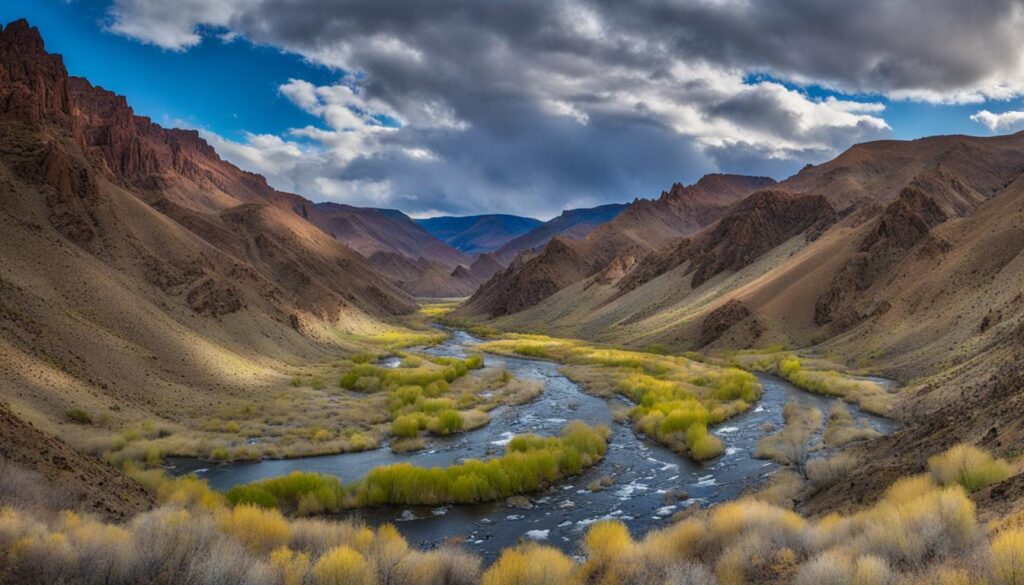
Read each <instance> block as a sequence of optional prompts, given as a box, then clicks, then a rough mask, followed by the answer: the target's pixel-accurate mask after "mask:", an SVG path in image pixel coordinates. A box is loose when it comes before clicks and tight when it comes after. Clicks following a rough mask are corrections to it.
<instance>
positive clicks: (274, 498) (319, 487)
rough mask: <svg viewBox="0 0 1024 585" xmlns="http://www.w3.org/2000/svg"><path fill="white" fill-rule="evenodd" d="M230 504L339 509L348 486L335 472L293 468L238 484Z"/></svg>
mask: <svg viewBox="0 0 1024 585" xmlns="http://www.w3.org/2000/svg"><path fill="white" fill-rule="evenodd" d="M226 497H227V500H228V503H230V504H231V505H233V506H240V505H253V506H260V507H263V508H281V509H284V510H288V511H299V510H300V508H304V510H305V511H309V512H319V511H337V510H340V509H341V508H342V506H343V505H344V503H345V487H344V485H342V483H341V480H340V479H338V478H337V477H334V476H333V475H322V474H319V473H309V472H304V471H293V472H291V473H289V474H288V475H285V476H283V477H273V478H270V479H263V480H260V481H256V482H252V483H247V484H244V485H239V486H235V487H233V488H231V489H230V490H228V493H227V495H226Z"/></svg>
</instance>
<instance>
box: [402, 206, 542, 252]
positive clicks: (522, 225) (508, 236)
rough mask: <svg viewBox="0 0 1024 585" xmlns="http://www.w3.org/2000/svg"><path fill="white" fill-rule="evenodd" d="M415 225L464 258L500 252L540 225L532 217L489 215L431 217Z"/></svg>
mask: <svg viewBox="0 0 1024 585" xmlns="http://www.w3.org/2000/svg"><path fill="white" fill-rule="evenodd" d="M416 223H418V224H420V225H421V226H423V228H424V229H425V230H427V231H428V232H430V234H431V235H432V236H434V237H435V238H437V239H439V240H441V241H442V242H444V243H446V244H448V245H449V246H452V247H453V248H455V249H456V250H459V251H460V252H462V253H464V254H483V253H487V252H493V251H495V250H497V249H498V248H501V247H502V246H504V245H505V244H507V243H508V242H510V241H511V240H514V239H515V238H517V237H519V236H522V235H523V234H526V233H527V232H529V231H531V230H533V229H534V228H536V227H538V226H540V225H541V224H542V223H543V222H541V221H540V220H537V219H533V218H532V217H519V216H517V215H501V214H492V215H470V216H464V217H453V216H440V217H431V218H427V219H419V220H416Z"/></svg>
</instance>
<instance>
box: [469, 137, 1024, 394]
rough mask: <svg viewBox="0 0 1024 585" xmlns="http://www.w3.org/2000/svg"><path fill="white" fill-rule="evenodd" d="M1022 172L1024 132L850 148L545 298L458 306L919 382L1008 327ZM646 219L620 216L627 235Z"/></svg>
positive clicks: (1022, 209) (627, 338)
mask: <svg viewBox="0 0 1024 585" xmlns="http://www.w3.org/2000/svg"><path fill="white" fill-rule="evenodd" d="M1022 176H1024V133H1018V134H1014V135H1010V136H1000V137H992V138H977V137H968V136H940V137H933V138H927V139H921V140H914V141H907V142H896V141H881V142H873V143H866V144H861V145H857V146H854V147H852V148H851V149H850V150H849V151H847V152H845V153H843V154H841V155H840V156H839V157H837V158H836V159H835V160H833V161H830V162H828V163H825V164H822V165H818V166H816V167H808V168H805V169H804V170H802V171H801V172H800V173H798V174H797V175H795V176H794V177H791V178H790V179H787V180H785V181H783V182H781V183H778V184H777V185H774V186H772V187H771V188H770V189H767V190H759V191H757V192H754V193H752V194H750V195H749V196H746V197H745V198H743V199H741V200H740V201H738V202H736V203H734V204H732V205H731V206H730V207H729V208H728V209H727V211H726V212H725V214H724V215H723V216H722V217H721V218H720V219H718V220H717V221H715V222H712V223H711V224H709V225H708V226H707V227H705V228H703V229H701V230H699V231H697V232H694V233H692V234H689V235H684V236H679V237H676V238H674V239H670V240H667V241H665V242H664V243H663V244H662V245H661V246H659V247H657V248H655V249H653V250H650V251H647V252H644V251H643V250H641V249H640V248H638V247H634V248H633V250H634V251H635V252H636V253H637V254H636V255H635V256H632V257H628V258H627V257H626V256H622V255H620V256H618V257H616V259H615V261H614V262H609V263H608V264H607V267H606V268H604V269H601V270H593V271H592V272H591V270H592V267H591V268H590V269H587V268H586V267H584V268H583V269H582V270H581V269H580V266H582V264H581V265H577V266H575V267H574V268H573V270H571V271H570V272H571V273H573V274H577V275H578V274H580V273H587V272H590V274H589V275H588V276H587V277H586V278H584V279H581V280H577V281H575V282H573V283H572V284H571V285H568V286H561V285H559V286H554V287H549V288H551V289H557V292H555V293H553V294H538V295H535V298H531V299H529V300H530V302H527V303H519V304H516V303H511V304H510V303H507V302H506V303H505V304H503V305H502V304H495V303H493V302H485V301H488V299H483V298H482V297H474V298H473V299H471V300H470V301H469V302H468V303H467V304H466V306H464V307H463V308H461V309H460V311H461V312H463V313H464V314H465V313H470V312H471V311H476V314H478V315H479V314H487V311H488V310H489V311H490V314H491V315H494V316H501V317H502V318H501V319H498V323H499V324H502V325H506V326H509V327H513V328H514V327H518V326H520V325H522V326H525V324H530V327H531V328H533V329H537V328H538V327H539V328H540V329H541V330H546V331H548V332H551V333H554V334H558V335H563V336H572V337H583V338H592V339H597V340H601V341H609V342H611V341H613V340H614V341H615V342H617V343H623V342H625V343H633V344H637V345H646V344H651V343H660V344H665V345H667V346H668V347H673V348H678V349H698V348H701V347H704V346H708V345H710V346H712V347H723V348H745V347H759V346H766V345H772V344H780V345H785V346H789V347H806V346H809V345H818V346H820V348H821V351H823V352H824V351H828V352H831V353H833V354H835V355H842V356H845V357H846V358H847V359H848V360H849V361H850V363H860V362H862V361H864V360H869V359H870V361H871V362H872V363H873V364H875V365H876V366H877V367H879V368H884V369H885V371H886V372H887V373H888V374H889V375H892V376H896V377H898V378H900V379H904V380H906V379H911V378H914V377H917V376H924V375H929V374H932V373H934V372H935V368H936V366H935V364H944V365H949V364H956V363H966V362H969V361H971V360H974V359H976V358H977V356H978V351H979V349H980V348H983V347H988V346H989V344H993V343H996V344H997V343H998V342H997V341H996V340H995V339H994V338H993V335H994V334H995V333H996V332H1001V333H1000V334H1006V332H1007V330H1012V328H1013V327H1014V326H1015V325H1014V324H1016V323H1019V318H1020V316H1021V315H1022V312H1024V302H1022V301H1020V299H1021V297H1022V295H1024V290H1022V288H1021V285H1020V283H1021V282H1024V280H1021V279H1020V276H1021V272H1020V270H1022V268H1021V262H1022V261H1024V260H1022V256H1021V252H1022V250H1024V231H1022V228H1021V227H1019V226H1021V225H1024V178H1022ZM631 215H632V214H631ZM624 216H626V214H625V213H624V214H623V215H622V216H620V217H624ZM651 217H653V216H651ZM618 221H619V220H616V221H615V222H612V223H610V224H608V226H605V227H607V228H611V227H613V226H614V224H616V223H618ZM644 221H645V220H644V219H643V218H639V217H638V218H636V219H635V221H632V222H631V223H632V224H633V226H634V232H635V233H642V232H643V231H644V230H643V228H642V226H643V224H644ZM654 221H655V225H656V226H660V225H661V223H662V220H661V219H660V218H659V219H657V220H654ZM654 229H656V228H652V230H654ZM596 235H598V230H595V232H594V233H593V234H592V235H591V236H590V237H589V238H587V240H588V241H589V240H591V239H593V238H594V237H595V236H596ZM616 249H621V246H618V247H616ZM578 252H579V250H577V254H576V255H575V257H581V258H594V255H589V256H588V255H581V254H579V253H578ZM566 257H569V256H568V255H566V254H562V255H561V258H562V260H561V262H563V263H564V262H565V258H566ZM528 264H529V263H528V262H527V263H523V265H524V266H526V265H528ZM511 270H512V268H510V269H509V271H511ZM535 270H536V269H535ZM538 273H539V274H542V273H540V272H538ZM502 277H504V275H500V276H499V277H496V279H497V278H502ZM519 278H520V279H522V277H519ZM520 281H521V280H520ZM520 281H517V282H520ZM492 282H494V281H492ZM502 286H504V287H505V288H508V287H509V286H510V285H509V282H508V281H506V282H504V283H503V285H502ZM531 287H532V289H531V290H540V289H541V288H542V287H538V286H537V284H536V283H532V284H531ZM497 288H500V287H497V286H493V285H492V283H488V284H486V285H484V286H483V287H481V289H480V290H481V292H483V291H486V290H493V289H497ZM505 298H506V299H507V298H512V295H510V294H508V293H506V294H505ZM518 298H522V297H521V295H520V297H518ZM509 309H516V310H514V311H510V310H509ZM470 314H471V313H470ZM541 324H542V325H541Z"/></svg>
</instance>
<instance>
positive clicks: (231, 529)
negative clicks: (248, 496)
mask: <svg viewBox="0 0 1024 585" xmlns="http://www.w3.org/2000/svg"><path fill="white" fill-rule="evenodd" d="M218 524H219V525H220V528H221V530H223V531H224V532H226V533H228V534H230V535H232V536H234V537H235V538H237V539H238V540H240V541H241V542H242V543H244V544H245V545H246V546H247V547H248V548H249V549H250V550H251V551H253V552H255V553H269V552H270V551H272V550H274V549H276V548H278V547H280V546H283V545H284V544H286V543H287V542H288V536H289V529H288V522H287V521H286V520H285V519H284V517H283V516H281V513H280V512H278V511H277V510H265V509H263V508H257V507H255V506H247V505H246V506H238V507H236V508H232V509H230V510H222V511H221V512H220V514H219V521H218Z"/></svg>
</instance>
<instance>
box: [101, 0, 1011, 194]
mask: <svg viewBox="0 0 1024 585" xmlns="http://www.w3.org/2000/svg"><path fill="white" fill-rule="evenodd" d="M870 1H871V2H873V1H874V0H870ZM114 2H115V4H114V6H113V8H112V9H111V11H110V14H111V18H112V23H111V29H112V30H114V31H116V32H118V33H120V34H124V35H127V36H132V37H134V38H138V39H140V40H142V41H144V42H148V43H152V44H156V45H158V46H162V47H166V48H170V49H177V50H183V49H187V48H189V47H192V46H194V45H195V44H197V43H198V42H200V41H201V36H202V34H206V32H205V31H204V29H203V27H214V30H213V31H210V34H211V35H213V34H217V35H221V36H223V35H230V36H242V37H244V38H246V39H248V40H249V41H251V42H254V43H259V44H264V45H269V46H274V47H277V48H280V49H282V50H285V51H289V52H292V53H295V54H298V55H301V56H302V57H304V58H305V59H307V60H309V61H311V62H314V63H319V64H323V65H326V66H328V67H330V68H332V69H334V70H336V71H338V74H339V77H340V79H339V80H338V81H337V82H336V83H332V84H323V85H317V84H313V83H310V82H309V81H307V80H303V79H290V80H288V81H287V82H286V83H284V84H282V85H281V86H280V88H279V90H280V93H281V95H282V96H284V97H285V98H286V99H287V100H288V101H289V102H290V103H291V104H293V105H294V106H295V107H297V108H300V109H301V110H303V111H305V112H307V113H309V114H310V115H312V116H315V117H316V118H317V122H316V123H315V124H311V125H308V126H305V127H301V128H293V129H290V130H288V131H287V132H284V133H282V134H281V135H280V136H274V137H268V136H262V135H255V134H244V135H242V136H240V137H239V138H238V139H237V140H231V139H229V138H226V137H221V136H213V137H212V138H211V142H213V143H214V145H215V147H217V148H218V151H220V152H222V154H223V155H224V156H225V158H228V159H229V160H232V161H233V162H236V163H238V164H239V165H240V166H243V167H244V168H248V169H251V170H254V171H257V172H261V173H263V174H265V175H267V177H268V180H270V181H271V183H272V184H274V185H275V186H278V187H281V188H284V189H289V190H293V191H298V192H301V193H303V194H304V195H307V196H310V197H314V198H317V197H322V198H332V199H335V200H337V199H338V198H350V199H348V200H349V201H351V202H354V203H362V204H371V203H372V204H380V202H384V204H388V205H391V206H396V207H402V208H403V209H406V210H408V211H410V212H418V211H419V212H422V211H423V210H438V209H447V210H449V211H451V212H460V211H461V212H469V211H480V210H493V211H506V212H523V211H529V212H531V213H538V214H545V213H548V214H550V213H557V212H558V211H559V210H560V209H561V208H562V207H563V206H564V205H565V204H566V202H569V201H572V202H576V203H578V204H580V205H586V204H598V203H605V202H608V201H613V200H614V201H621V200H624V199H628V198H632V197H634V196H650V195H653V194H655V193H657V192H658V191H659V190H660V189H662V188H663V187H665V186H666V185H667V184H670V183H671V182H673V181H677V180H683V181H687V180H692V179H696V176H697V175H699V174H700V173H703V172H710V171H716V170H725V171H730V172H759V173H771V174H773V175H775V176H780V175H784V174H786V173H788V172H792V171H795V170H796V169H798V168H799V167H800V166H802V165H803V164H804V163H807V162H820V161H821V160H823V159H826V158H829V157H831V156H834V155H835V154H836V153H838V152H839V151H841V150H842V149H844V148H846V147H848V146H849V145H851V144H852V143H854V142H857V141H862V140H869V139H876V138H880V137H885V136H887V135H889V133H890V128H889V125H888V124H887V123H886V121H885V119H884V117H883V116H884V110H885V107H884V104H882V103H880V101H879V100H877V99H858V100H852V99H843V98H841V97H833V96H830V97H826V98H824V99H817V98H814V97H811V96H809V95H808V94H806V93H805V92H803V91H801V90H800V89H794V86H792V85H791V84H786V85H784V84H783V83H779V82H776V81H771V79H772V78H773V77H763V78H761V79H767V80H764V81H754V82H751V81H749V79H750V75H751V73H752V72H756V73H767V74H768V75H769V76H774V78H780V77H781V78H783V79H803V80H805V81H806V82H808V83H810V82H812V81H820V84H821V85H823V86H836V87H838V86H842V87H853V86H856V85H858V83H860V84H861V85H863V86H864V87H866V88H869V89H870V88H872V87H875V88H881V87H882V86H881V85H877V84H876V85H871V83H868V82H866V81H865V82H863V83H861V82H858V81H857V80H855V79H853V78H841V77H842V76H841V75H839V73H841V72H843V71H845V69H844V68H843V67H836V68H835V69H834V71H833V72H835V73H836V75H823V74H821V68H822V67H823V65H822V63H823V61H820V60H819V61H813V62H807V63H797V62H795V61H793V60H794V59H796V58H797V57H800V58H803V57H806V55H804V53H805V52H812V51H816V52H817V53H821V54H824V53H826V52H827V51H826V50H825V49H827V47H823V45H821V43H822V42H823V40H822V38H820V35H818V34H817V33H814V31H805V32H806V35H810V36H806V35H805V37H803V38H801V37H799V35H797V38H793V39H791V40H792V42H787V43H786V46H789V45H793V46H795V47H800V43H801V42H805V43H807V44H808V47H813V49H812V48H806V51H805V48H801V49H800V51H797V52H796V53H793V54H788V53H787V54H784V53H785V51H784V48H782V47H779V46H776V45H771V46H759V47H756V49H757V50H756V51H755V50H753V49H752V48H751V46H749V43H751V42H752V41H751V39H750V38H749V37H750V33H749V31H748V30H747V29H746V27H747V26H748V25H749V23H748V20H749V18H748V17H749V16H750V15H749V14H747V13H748V12H751V11H755V12H756V11H757V10H760V8H758V7H759V5H760V3H755V2H740V3H735V2H725V1H722V2H686V3H664V4H663V3H661V2H660V0H652V1H651V2H650V3H646V4H643V5H641V6H632V7H630V8H629V9H628V10H627V9H626V8H625V7H623V6H622V5H620V4H618V3H613V2H609V3H604V2H602V1H600V0H519V1H517V2H500V3H495V2H478V3H470V4H466V5H463V4H460V3H458V2H456V1H455V0H439V2H438V3H437V4H432V5H430V6H429V7H427V6H426V5H424V4H423V3H422V2H419V1H409V2H406V1H405V0H395V2H396V4H395V5H394V6H389V7H388V8H386V9H382V8H381V7H380V5H379V4H378V3H377V2H378V0H338V1H333V0H332V1H327V0H289V1H288V2H284V1H283V0H221V1H220V2H217V3H206V2H200V1H199V0H184V2H182V3H167V2H166V0H114ZM172 4H173V6H172ZM684 9H685V10H684ZM680 11H682V13H683V14H682V15H683V16H687V18H682V17H681V14H680ZM755 16H757V15H755ZM741 17H742V18H741ZM792 18H794V19H797V17H796V16H793V17H792ZM765 20H766V23H767V24H766V26H771V25H772V23H771V19H769V18H767V17H765ZM755 21H756V19H753V20H750V22H755ZM702 23H703V24H706V25H707V27H708V30H707V31H706V30H704V29H702V28H700V26H702ZM826 24H828V26H832V27H838V26H840V25H843V24H844V23H843V22H839V23H831V22H830V23H826ZM846 24H850V23H849V22H847V23H846ZM774 26H778V27H780V28H784V27H782V25H780V24H778V23H776V24H775V25H774ZM695 27H696V28H695ZM730 27H732V28H730ZM708 31H718V32H716V33H715V36H714V37H709V36H707V35H708V34H710V33H708ZM761 32H764V33H765V35H767V36H768V37H770V36H771V30H765V31H761ZM854 33H855V34H857V35H861V34H868V33H866V32H864V31H859V30H858V31H853V32H851V33H850V34H854ZM832 36H833V37H834V38H836V39H841V38H844V36H843V35H841V34H839V33H838V32H837V31H833V34H832ZM785 38H787V39H790V37H788V36H787V37H785ZM847 40H849V39H847ZM912 40H913V41H914V42H917V39H912ZM882 41H885V42H886V43H889V42H890V41H892V39H881V40H879V41H877V42H876V43H874V44H875V45H878V44H879V43H882ZM723 42H725V43H732V45H731V49H735V50H728V51H727V50H724V49H722V47H721V46H720V45H721V43H723ZM881 49H884V50H885V51H888V53H895V52H896V48H894V47H891V46H889V45H885V46H884V47H881ZM881 49H880V50H881ZM911 49H912V47H907V48H905V50H906V51H908V52H910V51H911ZM842 52H843V54H844V56H846V57H848V58H849V59H848V62H847V63H845V64H844V66H845V65H846V64H856V63H861V64H863V62H869V61H871V59H868V58H864V57H863V56H862V55H859V54H856V53H851V52H850V51H849V50H848V48H847V50H845V51H842ZM739 56H744V57H743V59H740V57H739ZM816 56H817V57H823V55H816ZM940 56H941V55H940ZM937 58H938V57H936V59H937ZM858 67H859V65H858ZM855 69H856V67H855ZM939 77H940V78H941V76H939ZM864 79H868V80H869V81H870V76H865V77H864ZM993 79H1001V77H1000V76H999V75H996V76H995V77H993ZM862 81H863V80H862ZM872 83H873V82H872ZM933 85H935V84H930V82H929V83H924V82H920V83H919V82H917V81H915V82H913V83H902V82H900V83H898V84H895V85H893V86H892V87H891V88H888V86H887V87H886V88H882V89H881V91H883V92H884V93H893V92H896V91H919V90H920V91H934V92H937V93H936V95H937V96H940V97H941V96H942V95H946V94H943V93H942V92H944V91H947V90H946V89H944V88H942V87H937V86H936V87H933ZM921 88H924V89H921Z"/></svg>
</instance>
